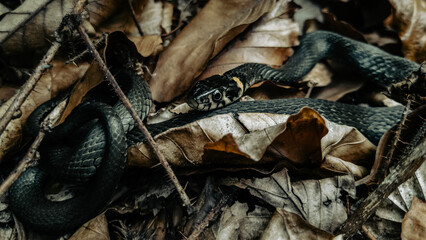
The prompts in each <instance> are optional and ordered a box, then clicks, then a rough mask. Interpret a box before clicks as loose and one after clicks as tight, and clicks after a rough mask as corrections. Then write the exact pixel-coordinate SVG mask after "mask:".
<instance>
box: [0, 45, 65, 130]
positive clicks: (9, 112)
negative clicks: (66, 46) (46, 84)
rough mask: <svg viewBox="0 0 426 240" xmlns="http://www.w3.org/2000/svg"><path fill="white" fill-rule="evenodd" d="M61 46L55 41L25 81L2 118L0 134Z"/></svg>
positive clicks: (0, 120)
mask: <svg viewBox="0 0 426 240" xmlns="http://www.w3.org/2000/svg"><path fill="white" fill-rule="evenodd" d="M60 46H61V44H60V43H59V42H57V41H55V42H53V44H52V46H51V47H50V48H49V50H48V51H47V52H46V54H45V55H44V57H43V59H42V60H41V61H40V63H39V64H38V66H37V68H36V69H35V71H34V73H33V74H32V75H31V77H30V78H29V79H28V80H27V82H25V84H24V85H23V86H22V87H21V89H20V90H19V93H18V94H17V95H16V96H15V99H13V102H12V104H10V106H9V108H8V109H7V111H6V113H5V114H4V115H3V117H2V118H1V119H0V135H1V134H3V132H4V130H5V129H6V127H7V125H8V124H9V122H10V121H11V120H12V117H13V115H14V113H15V112H16V111H17V110H18V109H19V108H20V107H21V106H22V104H23V103H24V101H25V100H26V99H27V97H28V95H30V93H31V91H32V90H33V88H34V86H35V85H36V83H37V82H38V80H39V79H40V77H41V75H42V74H43V72H44V71H45V70H46V68H47V66H49V63H50V62H51V61H52V59H53V57H54V56H55V54H56V52H57V51H58V49H59V47H60Z"/></svg>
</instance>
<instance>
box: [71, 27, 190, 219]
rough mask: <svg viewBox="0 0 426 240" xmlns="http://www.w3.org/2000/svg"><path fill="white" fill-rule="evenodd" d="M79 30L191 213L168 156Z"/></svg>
mask: <svg viewBox="0 0 426 240" xmlns="http://www.w3.org/2000/svg"><path fill="white" fill-rule="evenodd" d="M77 30H78V32H79V33H80V35H81V37H82V38H83V40H84V41H85V42H86V44H87V47H88V48H89V49H90V52H91V53H92V56H93V58H94V59H95V61H96V62H97V63H98V64H99V66H100V68H101V70H102V71H103V72H104V73H105V76H106V79H108V81H109V83H110V84H111V86H112V87H113V89H114V91H115V92H116V94H117V95H118V97H119V98H120V100H121V101H122V102H123V104H124V106H125V107H126V108H127V110H128V111H129V112H130V114H131V115H132V117H133V119H135V121H136V123H137V126H138V128H139V129H140V130H141V132H142V133H143V134H144V135H145V136H146V138H147V140H148V143H149V145H150V146H151V148H152V149H153V150H154V153H155V154H156V156H157V157H158V159H159V161H160V163H161V164H162V165H163V167H164V169H165V170H166V172H167V175H168V176H169V178H170V179H171V180H172V182H173V184H174V185H175V187H176V189H177V191H178V193H179V195H180V197H181V199H182V201H183V204H184V205H185V206H186V207H187V211H188V213H189V214H192V213H193V207H192V205H191V202H190V200H189V198H188V196H187V195H186V193H185V191H184V189H183V188H182V186H181V185H180V183H179V181H178V179H177V177H176V175H175V174H174V172H173V170H172V169H171V167H170V165H169V163H168V162H167V161H166V158H165V157H164V155H163V154H162V153H161V152H160V150H159V149H158V146H157V144H156V143H155V141H154V139H153V138H152V136H151V134H150V133H149V132H148V130H147V129H146V127H145V126H144V124H143V122H142V120H141V119H140V118H139V116H138V114H137V113H136V111H135V110H134V108H133V107H132V105H131V103H130V102H129V99H128V98H127V97H126V95H124V93H123V91H122V90H121V88H120V86H119V85H118V83H117V81H116V80H115V78H114V76H113V75H112V74H111V72H110V71H109V69H108V67H107V66H106V65H105V63H104V61H103V60H102V58H101V56H100V54H99V52H98V51H97V50H96V48H95V47H94V46H93V43H92V41H91V40H90V38H89V36H88V35H87V34H86V31H85V29H84V27H83V26H82V25H79V26H78V27H77Z"/></svg>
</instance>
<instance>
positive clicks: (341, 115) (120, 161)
mask: <svg viewBox="0 0 426 240" xmlns="http://www.w3.org/2000/svg"><path fill="white" fill-rule="evenodd" d="M300 42H301V44H300V46H299V47H298V49H297V51H296V53H295V54H294V56H292V57H291V58H290V59H289V60H288V61H287V62H286V64H285V65H284V66H283V67H282V68H281V69H278V70H276V69H272V68H270V67H268V66H265V65H262V64H256V63H248V64H244V65H241V66H239V67H237V68H235V69H232V70H230V71H228V72H226V73H224V74H223V75H216V76H212V77H210V78H208V79H206V80H204V81H201V82H199V83H197V84H196V85H195V86H194V87H193V89H192V90H191V91H190V93H189V95H188V98H187V99H188V100H187V102H188V104H189V105H190V106H191V107H193V108H195V109H198V110H202V111H192V112H190V113H188V114H185V115H180V116H178V117H176V118H173V119H171V120H168V121H166V122H162V123H158V124H152V125H148V130H149V131H150V132H151V133H152V135H154V136H155V135H157V134H159V133H161V132H163V131H165V130H167V129H170V128H173V127H178V126H182V125H184V124H187V123H190V122H193V121H196V120H198V119H202V118H205V117H209V116H213V115H216V114H222V113H233V114H235V115H237V114H238V113H242V112H268V113H286V114H293V113H296V112H297V111H298V110H299V109H300V108H301V107H303V106H309V107H312V108H314V109H316V110H317V111H318V112H319V113H320V114H322V115H323V116H324V117H326V118H327V119H329V120H331V121H334V122H337V123H340V124H346V125H350V126H354V127H356V128H357V129H358V130H360V131H361V132H362V133H363V134H364V135H365V136H366V137H367V138H369V139H370V140H371V141H372V142H374V143H377V142H378V140H379V139H380V137H381V135H382V134H383V133H384V132H385V131H386V130H387V129H389V128H390V127H391V126H392V125H393V124H395V123H396V122H397V121H398V119H399V118H400V116H401V114H402V111H403V109H402V108H401V107H392V108H367V107H361V106H353V105H347V104H343V103H336V102H329V101H325V100H318V99H280V100H268V101H254V102H237V103H234V104H231V105H229V104H230V103H232V102H235V101H236V100H237V99H239V98H240V97H241V96H242V95H243V93H244V91H245V90H246V89H247V88H248V87H249V86H250V85H252V84H253V83H255V82H258V81H261V80H271V81H275V82H277V83H279V84H282V85H293V84H295V83H296V82H297V81H299V80H300V79H301V78H302V77H303V76H305V75H306V74H307V73H308V72H309V71H310V70H311V69H312V68H313V67H314V65H315V64H316V63H317V62H318V61H319V60H321V59H323V58H331V59H334V60H337V61H340V62H342V63H344V64H346V65H347V66H350V67H351V68H352V70H354V71H355V72H358V73H359V74H360V75H362V76H363V77H365V78H366V79H369V80H371V81H372V82H374V83H376V84H378V85H381V86H384V87H387V86H389V85H390V84H392V83H396V82H399V81H401V80H403V79H404V78H405V77H407V76H408V75H409V74H410V73H411V72H413V71H415V70H417V69H418V68H419V65H418V64H417V63H414V62H411V61H409V60H407V59H404V58H401V57H397V56H393V55H390V54H388V53H386V52H383V51H382V50H380V49H378V48H376V47H373V46H371V45H368V44H365V43H361V42H358V41H355V40H351V39H349V38H346V37H342V36H340V35H337V34H334V33H331V32H325V31H317V32H313V33H309V34H306V35H304V36H303V37H302V38H301V40H300ZM125 77H126V76H124V78H125ZM127 77H129V78H134V77H133V76H127ZM121 78H123V77H121ZM142 82H143V81H135V82H134V85H132V86H131V87H130V93H129V98H130V99H131V100H132V101H133V102H132V104H133V106H136V108H137V110H138V111H142V109H145V110H146V109H147V106H149V105H150V102H151V99H150V93H149V90H148V89H147V87H146V86H145V85H144V82H143V83H142ZM132 89H133V90H132ZM135 92H137V93H138V94H134V93H135ZM141 95H143V96H142V97H141ZM47 105H53V104H51V103H49V104H45V105H44V107H43V105H42V106H41V107H40V108H47V107H46V106H47ZM226 105H228V106H226ZM148 108H149V107H148ZM216 108H218V109H216ZM213 109H216V110H213ZM35 112H38V109H37V110H36V111H35ZM40 112H44V111H41V110H40ZM87 112H93V114H91V116H90V117H88V116H87V117H85V118H83V119H82V117H81V115H83V114H84V113H87ZM33 115H34V116H35V117H30V118H29V120H28V123H27V124H33V123H34V122H36V123H37V124H36V125H38V124H39V119H41V117H40V115H41V114H40V113H33V114H32V116H33ZM86 115H88V114H86ZM145 115H146V112H144V113H141V117H142V118H143V117H144V116H145ZM93 119H97V120H93ZM69 122H71V123H69ZM120 122H121V124H120ZM133 124H134V123H133V120H131V117H130V115H129V114H128V113H127V111H126V110H125V109H124V108H123V106H122V105H121V104H116V105H115V106H114V107H113V108H111V107H108V106H106V105H105V104H102V103H89V104H82V105H81V106H79V107H77V108H76V109H75V110H74V111H73V113H72V114H71V115H70V116H69V117H68V118H67V121H66V122H65V123H64V124H62V125H60V126H58V127H56V128H55V129H53V132H52V133H51V134H49V135H50V137H49V136H47V138H46V139H45V140H44V142H43V144H42V147H41V148H40V154H41V156H42V158H47V159H52V160H49V161H41V164H40V165H41V166H40V168H39V167H32V168H30V169H28V170H27V171H26V172H25V173H24V174H23V175H21V176H20V178H19V179H18V180H17V181H16V182H15V183H14V185H13V186H12V187H11V188H10V190H9V194H10V201H11V208H12V210H13V212H14V213H15V214H16V216H17V217H18V219H20V220H21V221H23V222H24V223H25V224H26V226H29V227H31V228H33V229H35V230H36V231H38V232H44V233H49V234H60V233H64V232H69V231H72V230H75V229H76V228H78V227H79V226H81V225H82V224H83V223H84V222H85V221H87V220H89V219H90V218H92V217H94V216H96V215H97V214H98V213H99V212H100V211H101V210H102V209H103V208H104V207H105V206H106V205H107V203H108V201H109V200H110V199H111V196H112V194H113V192H114V188H115V186H116V184H117V182H118V180H119V179H120V177H121V175H122V172H123V168H124V164H125V149H126V145H129V144H134V143H136V142H142V141H144V139H145V137H144V136H143V135H142V134H141V133H140V132H139V131H137V130H130V129H131V128H132V127H133ZM76 126H82V130H74V129H75V128H76ZM122 126H124V127H122ZM71 131H72V134H73V135H76V136H81V137H82V138H83V139H84V140H83V141H82V142H80V141H76V140H70V139H68V140H67V139H66V138H65V140H64V139H56V138H57V137H56V136H58V135H61V136H63V135H66V134H67V133H70V132H71ZM125 133H127V135H126V137H127V144H126V143H125V138H126V137H125V136H124V134H125ZM73 139H74V138H73ZM61 141H63V142H62V143H60V144H59V145H61V144H62V145H63V146H62V147H63V148H61V150H57V149H56V150H51V149H52V145H50V144H54V143H55V144H57V142H61ZM43 145H44V146H45V147H43ZM68 145H70V146H73V147H71V148H68V149H67V148H65V147H64V146H68ZM46 146H49V147H48V148H47V147H46ZM65 156H72V157H71V159H70V160H68V159H67V158H66V157H65ZM55 159H65V160H60V161H56V160H55ZM52 166H53V167H52ZM64 166H65V167H64ZM49 169H50V170H51V171H49ZM52 170H53V171H52ZM47 172H50V174H51V175H53V176H57V175H61V176H63V178H64V179H65V180H63V181H78V182H86V181H87V183H85V187H84V189H82V190H80V192H78V193H77V194H76V196H75V197H74V198H72V199H68V200H65V201H63V202H53V201H50V200H47V199H46V198H45V197H44V193H43V186H44V184H45V182H46V181H47V177H46V175H47ZM58 172H60V174H58Z"/></svg>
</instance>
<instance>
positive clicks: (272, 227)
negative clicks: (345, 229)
mask: <svg viewBox="0 0 426 240" xmlns="http://www.w3.org/2000/svg"><path fill="white" fill-rule="evenodd" d="M333 237H334V236H333V234H331V233H329V232H327V231H324V230H321V229H318V228H316V227H314V226H312V225H311V224H309V223H308V222H306V221H305V220H304V219H303V218H301V217H300V216H299V215H297V214H294V213H291V212H287V211H286V210H284V209H283V208H277V209H276V210H275V213H274V215H272V218H271V220H270V221H269V223H268V226H267V227H266V228H265V230H263V233H262V236H261V237H260V239H261V240H269V239H271V240H272V239H282V240H291V239H317V240H325V239H333Z"/></svg>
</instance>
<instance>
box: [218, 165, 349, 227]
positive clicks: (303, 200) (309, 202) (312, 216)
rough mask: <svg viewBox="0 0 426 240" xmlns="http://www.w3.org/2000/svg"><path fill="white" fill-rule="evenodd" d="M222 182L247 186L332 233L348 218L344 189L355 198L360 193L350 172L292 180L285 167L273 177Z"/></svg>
mask: <svg viewBox="0 0 426 240" xmlns="http://www.w3.org/2000/svg"><path fill="white" fill-rule="evenodd" d="M222 184H224V185H227V186H236V187H239V188H242V189H247V190H248V191H249V192H250V194H251V195H253V196H255V197H257V198H260V199H262V200H263V201H265V202H267V203H268V204H270V205H272V206H274V207H276V208H283V209H285V210H286V211H288V212H292V213H295V214H298V215H299V216H301V217H302V218H303V219H305V220H307V221H308V222H309V223H310V224H312V225H313V226H315V227H317V228H320V229H322V230H326V231H329V232H333V231H334V230H335V229H336V228H337V227H339V226H340V224H342V223H343V222H344V221H345V220H346V219H347V213H346V208H345V203H344V202H342V200H341V192H342V191H345V192H347V193H348V194H349V195H350V196H351V197H355V193H356V191H355V181H354V179H353V177H352V176H350V175H346V176H338V177H334V178H325V179H321V180H303V181H297V182H291V181H290V177H289V176H288V172H287V169H285V168H284V169H283V170H281V171H280V172H277V173H274V174H272V175H271V176H269V177H265V178H253V179H237V178H228V179H224V180H223V181H222Z"/></svg>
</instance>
